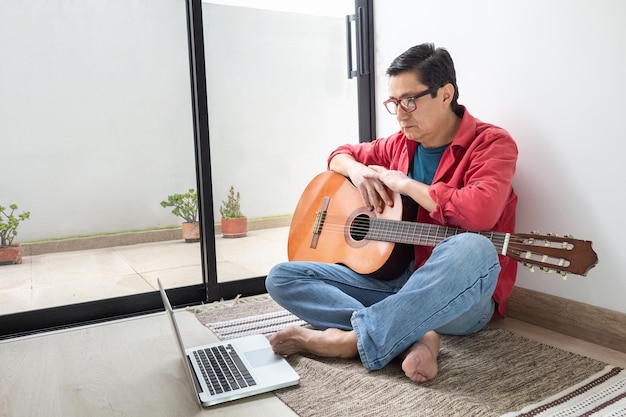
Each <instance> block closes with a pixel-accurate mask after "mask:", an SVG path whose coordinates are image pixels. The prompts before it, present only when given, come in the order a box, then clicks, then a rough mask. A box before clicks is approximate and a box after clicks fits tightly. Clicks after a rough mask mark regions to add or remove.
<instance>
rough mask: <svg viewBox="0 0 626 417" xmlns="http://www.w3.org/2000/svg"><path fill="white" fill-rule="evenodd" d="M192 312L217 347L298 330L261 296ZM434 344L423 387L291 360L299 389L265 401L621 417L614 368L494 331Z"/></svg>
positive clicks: (395, 376)
mask: <svg viewBox="0 0 626 417" xmlns="http://www.w3.org/2000/svg"><path fill="white" fill-rule="evenodd" d="M194 312H195V314H196V317H197V318H198V320H200V322H201V323H203V324H205V325H207V326H208V327H209V328H210V329H212V331H213V332H215V333H216V334H217V335H218V337H220V338H224V339H227V338H233V337H238V336H240V335H243V334H250V332H258V333H264V334H269V333H272V332H274V331H276V330H278V329H279V328H281V327H284V326H288V325H306V324H305V323H304V322H302V321H301V320H299V319H298V318H297V317H295V316H292V315H291V314H290V313H288V312H286V311H285V310H283V309H282V308H281V307H280V306H278V305H277V304H276V303H274V301H272V300H271V299H269V297H268V296H267V295H263V296H257V297H247V298H242V299H239V300H235V301H231V302H220V303H213V304H209V305H206V306H203V307H201V308H195V309H194ZM441 342H442V344H441V346H442V348H441V352H440V356H439V374H438V375H437V377H436V378H435V379H433V380H432V381H429V382H427V383H425V384H420V385H418V384H415V383H413V382H411V381H410V380H408V379H407V378H406V377H405V376H404V373H403V372H402V370H401V368H400V363H399V362H397V363H395V362H394V363H391V364H389V365H388V366H386V367H385V368H384V369H382V370H380V371H375V372H369V371H366V370H365V369H364V368H363V367H362V365H361V363H360V361H359V360H358V359H354V360H345V359H331V358H320V357H316V356H312V355H292V356H290V357H289V358H288V361H289V363H290V364H291V365H292V366H293V367H294V368H295V370H296V371H297V372H298V374H299V375H300V377H301V379H300V385H298V386H296V387H291V388H286V389H282V390H279V391H276V392H275V395H276V396H277V397H278V398H280V399H281V400H282V401H283V402H284V403H285V404H287V405H288V406H289V407H290V408H291V409H292V410H293V411H294V412H295V413H296V414H298V415H299V416H302V417H318V416H319V417H348V416H372V417H374V416H376V417H380V416H394V417H395V416H426V417H427V416H437V417H440V416H446V417H453V416H463V417H466V416H467V417H473V416H476V417H479V416H480V417H483V416H489V417H491V416H493V417H498V416H502V415H507V417H509V416H511V417H512V416H555V415H560V416H568V417H572V416H580V415H593V416H609V415H610V416H614V417H617V416H626V405H625V404H624V396H625V395H626V387H624V385H626V381H625V380H626V374H625V372H624V371H623V370H621V369H619V368H614V367H611V366H607V365H606V364H604V363H602V362H599V361H596V360H593V359H589V358H586V357H583V356H579V355H576V354H573V353H569V352H565V351H563V350H560V349H556V348H552V347H550V346H546V345H542V344H540V343H537V342H534V341H531V340H528V339H526V338H524V337H522V336H519V335H516V334H514V333H512V332H510V331H508V330H504V329H489V328H488V329H485V330H483V331H481V332H479V333H477V334H475V335H472V336H464V337H453V336H442V339H441ZM603 375H604V376H603ZM620 384H621V388H620ZM620 397H621V398H620ZM583 403H585V404H586V405H585V408H584V409H583V408H581V407H582V406H581V404H583ZM600 406H601V407H602V408H598V409H597V410H596V411H597V413H596V414H585V413H586V412H591V410H593V409H594V408H597V407H600ZM611 407H612V408H611ZM612 412H613V413H614V414H611V413H612ZM620 413H621V414H620Z"/></svg>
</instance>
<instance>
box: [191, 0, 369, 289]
mask: <svg viewBox="0 0 626 417" xmlns="http://www.w3.org/2000/svg"><path fill="white" fill-rule="evenodd" d="M276 3H278V2H276V1H269V0H266V1H255V2H253V3H252V4H251V5H248V4H245V2H242V1H217V0H215V1H205V2H203V6H202V12H203V28H204V31H203V33H204V44H205V48H204V49H205V60H206V62H205V67H206V80H207V107H208V115H209V119H208V124H209V141H210V153H211V176H212V188H213V212H214V213H215V222H216V235H215V248H216V259H217V280H218V281H219V282H228V281H233V280H239V279H242V278H250V277H261V276H264V275H266V274H267V272H268V271H269V269H270V268H271V267H272V266H273V265H274V264H276V263H278V262H281V261H286V260H287V236H288V229H289V223H290V218H291V214H292V213H293V210H294V209H295V207H296V204H297V202H298V199H299V197H300V193H301V192H302V191H303V190H304V188H305V186H306V185H307V183H308V182H309V181H310V180H311V179H312V178H313V177H314V176H315V175H316V174H317V173H319V172H321V171H324V170H325V169H326V158H327V156H328V155H329V153H330V152H331V151H332V150H333V149H334V148H336V147H337V146H338V145H341V144H344V143H348V142H358V141H359V108H358V105H357V104H358V102H359V97H358V96H359V91H358V83H357V80H356V79H351V78H348V73H349V71H348V64H349V62H348V56H349V55H348V52H350V51H353V53H352V55H354V56H350V58H351V61H353V63H354V65H356V63H357V60H358V59H360V58H361V56H360V55H359V56H358V57H357V54H356V51H357V47H358V46H360V45H357V38H358V40H359V42H360V41H361V39H360V36H359V37H357V36H356V35H354V36H350V37H347V36H346V33H347V32H346V30H347V29H350V30H351V33H352V32H354V30H355V27H356V25H355V23H354V22H355V19H354V18H352V19H350V18H347V16H353V15H355V3H354V1H353V0H333V1H332V2H321V3H320V2H301V3H299V4H293V3H295V2H284V3H286V4H278V5H277V4H276ZM359 35H360V34H359ZM350 39H353V41H352V42H353V43H354V45H349V44H348V42H349V41H350ZM357 78H358V77H357ZM231 187H233V188H234V190H235V193H236V194H238V195H239V196H240V207H241V212H242V214H243V215H245V216H246V217H247V233H246V234H245V236H244V237H238V238H230V237H228V234H225V233H224V230H223V227H224V223H223V222H224V220H223V219H222V214H223V211H224V210H223V209H224V204H225V203H226V200H227V197H228V194H229V191H230V189H231Z"/></svg>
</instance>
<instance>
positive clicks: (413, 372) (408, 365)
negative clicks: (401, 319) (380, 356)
mask: <svg viewBox="0 0 626 417" xmlns="http://www.w3.org/2000/svg"><path fill="white" fill-rule="evenodd" d="M439 347H440V345H439V335H438V334H437V333H436V332H433V331H430V332H428V333H426V334H425V335H424V336H423V337H422V338H421V339H420V340H418V341H417V342H415V343H414V344H413V345H412V346H411V347H410V348H408V349H407V351H406V352H404V354H403V355H402V356H403V358H404V360H403V361H402V370H403V371H404V374H405V375H406V376H407V377H408V378H409V379H410V380H411V381H414V382H426V381H429V380H431V379H433V378H434V377H435V376H437V372H439V367H438V366H437V356H438V355H439Z"/></svg>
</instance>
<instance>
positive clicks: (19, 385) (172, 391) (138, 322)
mask: <svg viewBox="0 0 626 417" xmlns="http://www.w3.org/2000/svg"><path fill="white" fill-rule="evenodd" d="M177 317H178V318H179V321H180V325H181V330H182V333H183V339H184V341H185V344H186V345H187V346H193V345H199V344H204V343H209V342H212V341H215V340H216V339H217V338H216V337H215V336H214V335H213V334H212V333H211V332H210V331H209V330H208V329H207V328H206V327H204V326H202V325H201V324H200V323H199V322H198V320H197V319H196V318H195V316H194V315H193V314H192V313H190V312H187V311H179V312H177ZM496 326H498V327H503V328H507V329H509V330H512V331H514V332H516V333H519V334H521V335H523V336H525V337H528V338H530V339H533V340H537V341H539V342H542V343H546V344H549V345H552V346H555V347H559V348H562V349H565V350H569V351H572V352H575V353H577V354H581V355H585V356H589V357H592V358H594V359H598V360H601V361H603V362H607V363H609V364H613V365H616V366H621V367H626V354H624V353H621V352H617V351H613V350H610V349H606V348H603V347H600V346H597V345H594V344H592V343H589V342H584V341H580V340H578V339H574V338H572V337H569V336H564V335H560V334H556V333H554V332H551V331H549V330H544V329H541V328H538V327H536V326H532V325H529V324H526V323H524V322H520V321H517V320H513V319H504V320H501V321H499V322H497V323H496ZM112 415H115V416H150V417H158V416H164V417H173V416H181V417H186V416H225V417H229V416H242V415H258V416H266V415H267V416H270V415H271V416H276V417H283V416H284V417H287V416H294V415H295V414H294V413H293V412H292V411H291V410H290V409H289V408H288V407H287V406H286V405H284V404H283V403H282V402H281V401H280V400H278V398H277V397H275V396H274V395H272V394H262V395H259V396H256V397H252V398H249V399H245V400H238V401H236V402H232V403H228V404H224V405H220V406H215V407H211V408H208V409H202V408H200V406H199V405H198V404H197V402H196V401H195V399H194V397H193V395H192V393H191V386H190V384H189V381H188V380H187V377H186V374H185V371H184V368H183V367H182V364H181V362H180V356H179V353H178V350H177V347H176V344H175V342H174V340H173V334H172V331H171V328H170V326H169V322H168V320H167V317H166V316H165V314H164V313H158V314H152V315H148V316H142V317H137V318H132V319H125V320H120V321H114V322H108V323H103V324H99V325H92V326H87V327H82V328H76V329H70V330H64V331H56V332H51V333H44V334H39V335H35V336H29V337H24V338H19V339H12V340H5V341H1V342H0V417H8V416H10V417H22V416H37V417H42V416H63V417H73V416H76V417H78V416H80V417H84V416H90V417H93V416H112Z"/></svg>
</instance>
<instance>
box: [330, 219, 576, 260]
mask: <svg viewBox="0 0 626 417" xmlns="http://www.w3.org/2000/svg"><path fill="white" fill-rule="evenodd" d="M319 233H320V235H322V234H324V233H333V234H341V235H347V236H351V237H352V238H353V239H355V240H371V241H380V242H389V243H405V244H414V245H424V246H436V245H437V244H439V243H440V242H441V241H442V240H444V239H445V238H447V237H450V236H454V235H457V234H461V233H478V234H481V235H483V236H485V237H487V238H488V239H489V240H490V241H491V242H492V243H493V245H494V246H495V247H496V249H497V250H498V253H501V251H502V248H503V246H504V244H505V241H506V238H507V234H506V233H503V232H485V231H482V232H472V231H469V230H465V229H460V228H453V227H448V226H441V225H437V224H430V223H417V222H411V221H406V220H392V219H381V218H377V217H369V216H363V217H357V218H353V219H352V221H351V222H349V221H346V216H345V215H333V214H328V213H327V214H326V215H325V217H324V221H323V224H321V226H320V231H319ZM532 246H533V245H532V244H531V243H530V242H529V241H527V240H525V239H523V238H522V239H520V238H519V237H516V236H514V235H509V242H508V246H507V253H506V256H511V255H514V258H515V259H516V260H518V261H520V262H524V263H529V264H535V265H537V266H543V267H547V268H555V269H556V270H559V269H561V270H567V266H568V265H566V264H565V263H566V262H567V263H568V264H569V260H567V259H564V258H562V257H550V256H546V255H545V254H544V253H542V252H538V251H533V250H532V249H531V248H532ZM538 247H539V246H538ZM537 258H540V260H538V259H537Z"/></svg>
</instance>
